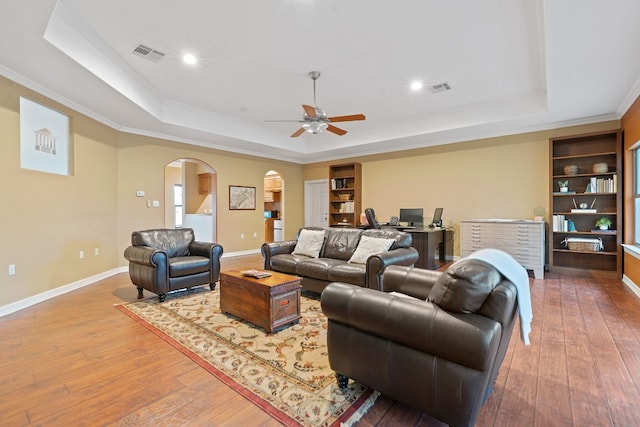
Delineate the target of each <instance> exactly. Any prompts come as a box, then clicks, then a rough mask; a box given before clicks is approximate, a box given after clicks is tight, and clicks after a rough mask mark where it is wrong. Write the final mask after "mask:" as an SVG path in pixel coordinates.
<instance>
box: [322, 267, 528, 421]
mask: <svg viewBox="0 0 640 427" xmlns="http://www.w3.org/2000/svg"><path fill="white" fill-rule="evenodd" d="M381 290H383V291H385V292H379V291H374V290H371V289H363V288H360V287H355V286H352V285H349V284H345V283H331V284H329V285H328V286H327V287H326V288H325V290H324V291H323V292H322V296H321V304H322V310H323V312H324V314H325V315H326V316H327V318H328V326H327V345H328V353H329V363H330V366H331V369H333V370H334V371H335V372H336V377H337V379H338V385H339V386H340V387H346V386H347V383H348V380H349V378H351V379H354V380H355V381H357V382H359V383H361V384H364V385H367V386H369V387H371V388H373V389H375V390H378V391H379V392H381V393H382V394H384V395H386V396H388V397H390V398H392V399H394V400H397V401H399V402H403V403H405V404H407V405H409V406H411V407H413V408H415V409H418V410H420V411H422V412H425V413H427V414H429V415H431V416H433V417H434V418H436V419H438V420H440V421H442V422H444V423H447V424H449V425H451V426H472V425H474V423H475V420H476V417H477V415H478V412H479V410H480V408H481V406H482V404H483V403H484V401H485V399H486V397H487V396H488V394H489V393H490V391H491V390H492V388H493V384H494V382H495V380H496V377H497V375H498V370H499V368H500V365H501V364H502V361H503V359H504V356H505V352H506V350H507V347H508V345H509V340H510V337H511V333H512V330H513V327H514V324H515V323H516V322H515V318H516V315H517V313H518V305H517V302H516V297H517V288H516V286H515V285H514V284H513V283H512V282H510V281H508V280H506V279H504V278H503V277H502V276H501V275H500V273H498V271H497V270H495V269H494V268H493V266H492V265H490V264H488V263H486V262H484V261H480V260H472V259H463V260H459V261H458V262H457V263H454V264H452V265H451V266H450V267H449V268H448V269H447V270H446V271H445V272H438V271H432V270H424V269H418V268H407V267H400V266H390V267H388V268H387V269H386V270H385V271H384V273H383V275H382V289H381Z"/></svg>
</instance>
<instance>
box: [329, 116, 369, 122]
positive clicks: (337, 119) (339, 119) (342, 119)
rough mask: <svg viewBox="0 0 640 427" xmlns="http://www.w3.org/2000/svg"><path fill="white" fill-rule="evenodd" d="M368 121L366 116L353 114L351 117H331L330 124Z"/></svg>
mask: <svg viewBox="0 0 640 427" xmlns="http://www.w3.org/2000/svg"><path fill="white" fill-rule="evenodd" d="M364 119H366V117H365V116H364V114H352V115H350V116H336V117H329V121H330V122H333V123H335V122H351V121H354V120H364Z"/></svg>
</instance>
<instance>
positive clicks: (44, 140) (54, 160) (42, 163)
mask: <svg viewBox="0 0 640 427" xmlns="http://www.w3.org/2000/svg"><path fill="white" fill-rule="evenodd" d="M69 158H70V153H69V117H68V116H66V115H65V114H62V113H60V112H58V111H54V110H52V109H50V108H47V107H45V106H44V105H41V104H38V103H36V102H33V101H31V100H29V99H27V98H23V97H20V167H21V168H23V169H32V170H37V171H41V172H48V173H55V174H58V175H69V174H70V170H69Z"/></svg>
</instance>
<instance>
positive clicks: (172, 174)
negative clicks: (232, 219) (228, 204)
mask: <svg viewBox="0 0 640 427" xmlns="http://www.w3.org/2000/svg"><path fill="white" fill-rule="evenodd" d="M164 171H165V173H164V188H165V198H164V199H165V214H164V222H165V227H166V228H182V227H184V228H192V229H193V231H194V234H195V237H196V240H200V241H203V242H215V241H216V238H217V235H216V229H217V217H218V216H217V212H216V199H217V175H216V171H215V170H214V169H213V168H212V167H211V166H210V165H209V164H207V163H205V162H203V161H202V160H198V159H176V160H174V161H172V162H171V163H169V164H168V165H166V166H165V168H164Z"/></svg>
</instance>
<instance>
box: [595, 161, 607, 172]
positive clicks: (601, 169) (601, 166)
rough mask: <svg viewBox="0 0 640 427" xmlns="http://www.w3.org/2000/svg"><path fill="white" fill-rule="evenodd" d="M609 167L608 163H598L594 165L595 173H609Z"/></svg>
mask: <svg viewBox="0 0 640 427" xmlns="http://www.w3.org/2000/svg"><path fill="white" fill-rule="evenodd" d="M607 172H609V166H608V165H607V164H606V163H596V164H594V165H593V173H607Z"/></svg>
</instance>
